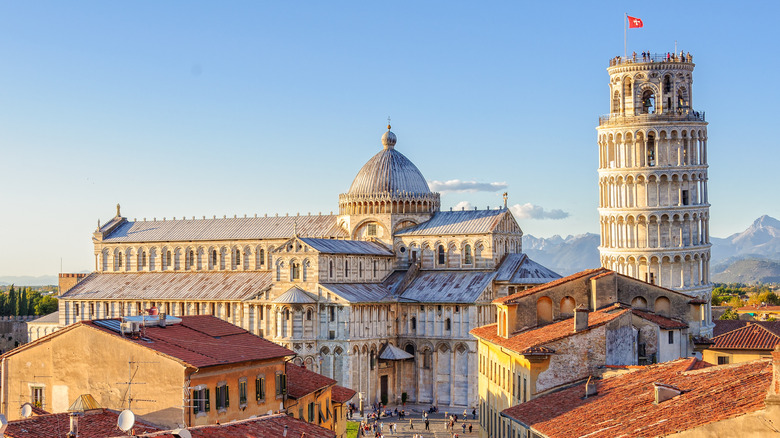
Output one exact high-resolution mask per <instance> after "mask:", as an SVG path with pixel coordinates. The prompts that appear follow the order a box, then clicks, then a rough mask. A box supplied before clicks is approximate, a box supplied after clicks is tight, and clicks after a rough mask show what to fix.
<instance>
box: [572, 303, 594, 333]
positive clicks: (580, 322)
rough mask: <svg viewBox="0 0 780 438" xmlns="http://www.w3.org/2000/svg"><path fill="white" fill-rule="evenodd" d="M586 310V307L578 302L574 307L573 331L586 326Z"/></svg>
mask: <svg viewBox="0 0 780 438" xmlns="http://www.w3.org/2000/svg"><path fill="white" fill-rule="evenodd" d="M588 313H590V310H588V308H587V307H585V306H584V305H582V304H580V305H579V306H577V308H576V309H574V332H575V333H576V332H580V331H583V330H586V329H587V328H588Z"/></svg>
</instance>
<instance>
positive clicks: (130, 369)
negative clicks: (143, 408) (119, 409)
mask: <svg viewBox="0 0 780 438" xmlns="http://www.w3.org/2000/svg"><path fill="white" fill-rule="evenodd" d="M140 363H157V362H140V361H132V360H129V361H127V382H117V385H127V410H130V409H131V408H132V407H133V401H144V402H155V401H157V400H146V399H140V398H133V385H146V382H133V377H135V373H133V364H136V367H135V372H136V373H137V372H138V369H139V368H140V367H139V366H138V365H137V364H140ZM124 402H125V399H124V397H122V403H124Z"/></svg>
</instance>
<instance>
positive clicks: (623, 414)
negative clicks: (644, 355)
mask: <svg viewBox="0 0 780 438" xmlns="http://www.w3.org/2000/svg"><path fill="white" fill-rule="evenodd" d="M700 362H701V361H699V360H697V359H678V360H676V361H672V362H666V363H663V364H659V365H652V366H649V367H646V368H644V369H642V370H636V371H633V372H628V373H624V374H620V375H617V376H614V377H610V378H606V379H604V380H599V381H597V382H596V385H597V391H598V393H597V394H596V395H595V396H592V397H588V398H583V395H584V394H585V386H584V384H579V385H575V386H573V387H570V388H567V389H563V390H561V391H558V392H554V393H551V394H548V395H544V396H541V397H539V398H536V399H533V400H531V401H529V402H526V403H522V404H519V405H517V406H513V407H511V408H509V409H506V410H504V411H503V412H502V414H504V415H506V416H508V417H510V418H513V419H515V420H517V421H519V422H521V423H522V424H525V425H527V426H530V427H532V428H533V429H534V430H536V431H538V432H540V433H542V434H544V435H545V436H548V437H559V438H565V437H572V438H573V437H581V436H585V435H587V436H588V437H589V438H601V437H604V438H606V437H617V436H631V437H637V438H641V437H655V436H662V435H668V434H673V433H676V432H680V431H684V430H688V429H691V428H694V427H698V426H702V425H705V424H709V423H713V422H716V421H721V420H724V419H728V418H733V417H737V416H741V415H744V414H746V413H750V412H755V411H758V410H760V409H763V408H764V407H765V402H764V400H765V398H766V394H767V390H768V388H769V385H770V382H771V381H772V363H771V362H770V361H767V360H759V361H753V362H744V363H739V364H734V365H723V366H714V367H707V368H703V369H697V368H698V363H700ZM655 382H658V383H662V384H665V385H671V386H674V387H676V388H679V389H680V390H682V394H680V395H678V396H676V397H674V398H672V399H669V400H667V401H665V402H662V403H660V404H658V405H656V404H653V401H654V388H653V383H655Z"/></svg>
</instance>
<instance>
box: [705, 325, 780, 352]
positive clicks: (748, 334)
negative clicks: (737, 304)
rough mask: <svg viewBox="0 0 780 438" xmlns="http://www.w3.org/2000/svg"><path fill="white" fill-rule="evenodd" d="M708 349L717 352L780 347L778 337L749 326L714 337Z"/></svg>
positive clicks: (763, 329) (768, 331)
mask: <svg viewBox="0 0 780 438" xmlns="http://www.w3.org/2000/svg"><path fill="white" fill-rule="evenodd" d="M711 340H712V342H713V345H712V346H710V348H712V349H715V350H719V349H723V350H773V349H774V348H775V347H776V346H777V345H780V335H778V334H777V333H775V332H773V331H772V330H770V329H768V328H767V327H765V326H763V325H759V324H750V323H748V324H747V325H745V326H743V327H740V328H737V329H735V330H732V331H730V332H726V333H723V334H720V335H718V336H714V337H713V338H712V339H711Z"/></svg>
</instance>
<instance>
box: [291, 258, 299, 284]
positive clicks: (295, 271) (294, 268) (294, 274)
mask: <svg viewBox="0 0 780 438" xmlns="http://www.w3.org/2000/svg"><path fill="white" fill-rule="evenodd" d="M300 278H301V264H300V263H298V262H292V263H290V279H291V280H300Z"/></svg>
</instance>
